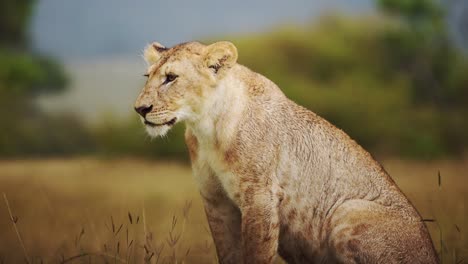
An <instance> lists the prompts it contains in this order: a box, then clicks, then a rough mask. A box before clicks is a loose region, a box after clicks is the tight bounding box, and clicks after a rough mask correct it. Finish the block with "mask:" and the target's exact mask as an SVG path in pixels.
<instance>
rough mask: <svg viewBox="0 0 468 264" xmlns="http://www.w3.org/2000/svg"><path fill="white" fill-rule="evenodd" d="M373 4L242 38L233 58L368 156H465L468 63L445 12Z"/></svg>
mask: <svg viewBox="0 0 468 264" xmlns="http://www.w3.org/2000/svg"><path fill="white" fill-rule="evenodd" d="M379 3H380V4H381V7H382V10H383V12H382V13H379V15H378V16H375V17H368V18H360V19H357V18H350V17H342V16H330V17H324V18H323V19H321V20H320V21H319V22H318V23H314V24H312V25H311V26H310V27H308V28H301V29H299V28H297V27H289V28H288V27H285V28H282V29H280V30H277V31H274V32H270V33H268V34H264V35H255V36H250V37H243V38H239V39H238V40H237V41H236V44H237V46H238V48H239V50H240V52H239V54H240V62H241V63H243V64H245V65H247V66H249V67H251V68H252V69H254V70H256V71H258V72H261V73H264V74H265V75H266V76H267V77H269V78H270V79H272V80H273V81H275V82H276V83H277V84H278V85H279V86H280V87H281V88H282V89H283V91H284V92H285V93H286V94H287V95H288V96H289V97H291V98H292V99H293V100H294V101H296V102H299V103H300V104H302V105H304V106H306V107H308V108H309V109H311V110H313V111H315V112H317V113H318V114H320V115H322V116H324V117H325V118H326V119H328V120H330V121H331V122H332V123H334V124H336V125H337V126H338V127H340V128H342V129H343V130H345V131H346V132H347V133H349V134H350V135H351V137H353V138H354V139H356V140H357V141H358V142H359V143H361V144H362V145H364V146H365V147H367V148H368V149H370V150H372V151H373V152H374V153H379V154H394V155H395V154H396V155H400V156H406V157H414V158H434V157H439V156H443V155H460V154H463V152H464V151H465V150H466V147H467V146H468V138H467V137H466V135H468V122H467V121H466V118H465V117H466V116H467V114H468V75H467V74H466V72H468V61H467V59H466V56H464V54H462V53H461V52H460V51H459V50H457V49H456V48H455V46H454V45H453V44H452V43H451V41H450V39H449V37H448V35H447V31H446V27H445V25H444V20H443V12H442V9H441V8H440V7H439V6H437V5H435V2H432V1H427V0H424V1H423V0H420V1H418V0H415V1H393V0H382V1H379ZM409 3H412V4H409Z"/></svg>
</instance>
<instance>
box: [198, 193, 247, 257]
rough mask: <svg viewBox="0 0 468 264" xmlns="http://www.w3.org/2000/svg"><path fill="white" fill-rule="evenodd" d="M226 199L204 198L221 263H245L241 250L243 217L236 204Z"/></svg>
mask: <svg viewBox="0 0 468 264" xmlns="http://www.w3.org/2000/svg"><path fill="white" fill-rule="evenodd" d="M225 198H226V199H221V200H220V199H217V200H211V199H207V198H206V197H204V198H203V200H204V204H205V212H206V216H207V219H208V223H209V225H210V229H211V233H212V236H213V240H214V242H215V245H216V253H217V255H218V259H219V263H223V264H224V263H235V264H239V263H243V257H242V250H241V216H240V212H239V210H238V209H237V208H236V207H235V206H234V204H233V203H232V202H231V201H230V200H228V198H227V197H225Z"/></svg>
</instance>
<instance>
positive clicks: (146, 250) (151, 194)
mask: <svg viewBox="0 0 468 264" xmlns="http://www.w3.org/2000/svg"><path fill="white" fill-rule="evenodd" d="M382 163H383V165H384V167H385V168H386V170H387V171H388V172H389V173H390V175H392V177H393V179H394V180H395V181H396V182H397V184H398V185H399V186H400V187H401V189H402V190H403V191H404V192H405V193H406V194H407V196H408V197H409V199H410V200H411V201H412V202H413V203H414V204H415V206H416V207H417V208H418V210H419V212H420V213H421V214H422V216H423V217H424V218H425V219H426V220H427V225H428V227H429V229H430V232H431V235H432V238H433V241H434V244H435V246H436V248H437V250H438V251H439V252H440V254H441V256H442V258H443V260H444V263H468V231H467V230H468V184H467V182H466V180H467V177H468V175H467V174H468V159H465V160H458V161H448V160H447V161H432V162H415V161H400V160H392V159H386V160H384V161H383V162H382ZM439 171H440V180H439V177H438V172H439ZM0 194H1V196H2V197H1V200H0V263H17V262H25V256H28V258H29V262H36V263H41V261H43V262H46V263H101V262H107V263H142V262H144V261H145V259H146V261H149V262H150V263H215V262H216V257H215V253H214V245H213V243H212V240H211V237H210V233H209V231H208V226H207V223H206V220H205V216H204V211H203V207H202V203H201V200H200V197H199V195H198V192H197V189H196V186H195V183H194V181H193V180H192V178H191V170H190V167H189V166H188V165H185V164H180V163H170V162H166V163H163V162H154V161H143V160H135V159H118V160H105V159H95V158H75V159H47V160H16V161H0ZM5 197H6V199H7V200H8V204H9V206H7V202H6V201H5ZM8 207H9V209H10V210H11V212H12V214H11V216H10V213H9V210H8ZM432 220H436V222H433V221H432ZM15 227H16V228H17V230H18V231H19V236H18V234H17V233H16V231H15ZM439 227H440V228H439ZM19 237H20V238H19ZM145 237H146V239H145ZM441 243H442V246H441ZM22 244H23V245H24V249H23V245H22ZM464 259H466V260H464Z"/></svg>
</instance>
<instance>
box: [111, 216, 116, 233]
mask: <svg viewBox="0 0 468 264" xmlns="http://www.w3.org/2000/svg"><path fill="white" fill-rule="evenodd" d="M111 223H112V233H114V234H115V224H114V218H113V217H112V215H111Z"/></svg>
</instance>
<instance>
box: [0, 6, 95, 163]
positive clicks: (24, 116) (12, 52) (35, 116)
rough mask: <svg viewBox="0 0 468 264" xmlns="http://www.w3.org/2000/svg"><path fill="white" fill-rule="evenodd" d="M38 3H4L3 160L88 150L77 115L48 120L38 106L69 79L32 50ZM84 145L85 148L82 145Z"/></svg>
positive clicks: (0, 19) (0, 33)
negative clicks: (38, 101) (33, 17)
mask: <svg viewBox="0 0 468 264" xmlns="http://www.w3.org/2000/svg"><path fill="white" fill-rule="evenodd" d="M34 4H35V1H34V0H3V1H0V123H1V127H2V129H1V130H0V155H2V156H12V155H13V156H16V155H40V154H52V153H53V154H58V153H68V152H73V151H76V150H77V149H79V150H83V149H85V148H87V147H89V146H90V144H89V142H90V140H89V136H88V135H87V132H86V131H85V129H84V127H83V126H82V125H81V124H80V123H79V122H77V120H76V118H75V117H73V116H64V115H57V116H54V117H51V116H48V115H46V114H45V113H43V112H42V111H41V109H40V108H39V107H38V106H37V104H36V100H35V99H36V97H37V96H38V95H40V94H44V93H56V92H61V91H64V90H65V88H66V87H67V86H66V84H67V78H66V74H65V72H64V70H63V68H62V67H61V65H60V64H58V63H57V62H56V61H55V60H53V59H51V58H48V57H46V56H42V55H39V54H35V53H33V52H32V51H31V50H30V48H29V41H28V34H27V30H28V26H29V19H30V17H31V13H32V11H33V7H34ZM83 143H86V144H83Z"/></svg>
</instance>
